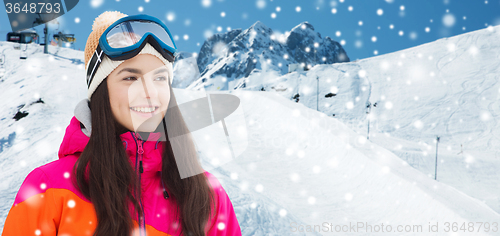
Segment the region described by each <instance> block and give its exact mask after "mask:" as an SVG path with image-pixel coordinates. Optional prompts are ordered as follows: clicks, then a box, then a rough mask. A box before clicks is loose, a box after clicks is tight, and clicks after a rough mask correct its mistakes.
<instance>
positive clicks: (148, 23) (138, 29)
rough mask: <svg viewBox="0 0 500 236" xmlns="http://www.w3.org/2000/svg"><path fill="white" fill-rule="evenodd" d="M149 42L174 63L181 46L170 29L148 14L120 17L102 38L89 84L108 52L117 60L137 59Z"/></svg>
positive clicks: (94, 58)
mask: <svg viewBox="0 0 500 236" xmlns="http://www.w3.org/2000/svg"><path fill="white" fill-rule="evenodd" d="M146 43H149V44H151V46H153V47H154V48H155V49H156V51H158V52H159V53H160V54H161V55H162V56H163V57H164V58H165V59H167V60H168V61H170V62H174V60H175V56H176V52H177V47H176V46H175V43H174V40H173V38H172V35H171V34H170V31H169V30H168V28H167V26H166V25H165V24H163V22H162V21H161V20H159V19H158V18H156V17H152V16H149V15H145V14H139V15H133V16H127V17H123V18H120V19H119V20H117V21H116V22H114V23H113V24H111V25H110V26H109V27H108V28H107V29H106V30H105V31H104V32H103V34H102V35H101V37H100V38H99V44H98V45H97V48H96V50H95V52H94V54H93V55H92V58H91V59H90V61H89V66H88V68H87V85H88V86H90V84H91V82H92V79H93V77H94V75H95V73H96V72H97V68H99V65H100V64H101V56H102V53H104V54H105V55H106V56H108V58H109V59H111V60H113V61H118V60H127V59H130V58H132V57H134V56H136V55H137V54H138V53H139V52H140V51H141V50H142V48H144V46H145V45H146Z"/></svg>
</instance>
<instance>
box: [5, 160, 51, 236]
mask: <svg viewBox="0 0 500 236" xmlns="http://www.w3.org/2000/svg"><path fill="white" fill-rule="evenodd" d="M57 211H58V210H57V207H56V205H55V203H54V195H53V192H52V191H50V183H49V182H48V178H47V176H46V175H45V173H44V172H43V171H42V170H40V169H38V168H36V169H34V170H33V171H31V172H30V173H29V174H28V176H27V177H26V179H25V180H24V182H23V184H22V185H21V188H20V189H19V191H18V193H17V195H16V199H15V201H14V204H13V206H12V208H11V209H10V211H9V214H8V215H7V218H6V220H5V224H4V228H3V232H2V236H19V235H44V236H52V235H57V225H58V224H59V217H58V215H60V214H58V212H57Z"/></svg>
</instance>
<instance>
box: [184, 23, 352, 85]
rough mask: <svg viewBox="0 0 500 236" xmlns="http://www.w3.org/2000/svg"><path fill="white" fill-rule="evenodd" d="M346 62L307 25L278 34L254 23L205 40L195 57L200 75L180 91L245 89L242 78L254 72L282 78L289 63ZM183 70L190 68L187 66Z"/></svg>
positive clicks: (341, 52) (327, 40)
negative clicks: (272, 72)
mask: <svg viewBox="0 0 500 236" xmlns="http://www.w3.org/2000/svg"><path fill="white" fill-rule="evenodd" d="M188 59H189V58H188ZM182 61H183V60H179V62H181V63H182ZM345 61H349V58H348V56H347V54H346V52H345V51H344V49H343V48H342V46H341V45H340V44H339V43H338V42H336V41H334V40H332V39H331V38H330V37H328V36H326V37H324V38H323V37H322V36H321V34H320V33H318V32H316V31H314V27H313V26H312V25H311V24H309V23H308V22H303V23H301V24H299V25H297V26H295V27H294V28H293V29H291V30H290V32H286V33H285V34H279V33H275V32H274V31H273V30H272V29H270V28H269V27H267V26H266V25H264V24H263V23H262V22H260V21H257V22H256V23H255V24H253V25H252V26H251V27H250V28H248V29H245V30H241V29H234V30H231V31H229V32H227V33H219V34H215V35H213V36H212V37H210V38H208V39H207V40H206V41H205V43H204V44H203V45H202V47H201V49H200V52H199V53H198V54H197V56H196V63H197V64H198V71H199V74H200V75H199V77H198V78H197V81H196V82H195V83H191V84H189V87H188V86H184V87H182V88H185V87H188V88H190V89H197V90H198V89H200V88H203V89H205V90H228V89H229V90H231V89H233V88H244V87H245V81H244V80H243V79H244V78H246V77H248V76H249V75H251V74H252V73H254V72H258V71H268V70H273V71H277V72H278V74H280V75H283V74H285V73H287V72H288V65H289V64H298V63H303V64H304V66H311V65H316V64H331V63H336V62H345ZM182 71H183V72H184V73H186V71H193V69H192V68H191V67H187V68H183V70H182ZM191 74H196V72H191ZM176 79H178V80H189V81H190V80H192V77H191V76H187V77H186V78H185V77H184V76H182V75H181V76H178V77H176Z"/></svg>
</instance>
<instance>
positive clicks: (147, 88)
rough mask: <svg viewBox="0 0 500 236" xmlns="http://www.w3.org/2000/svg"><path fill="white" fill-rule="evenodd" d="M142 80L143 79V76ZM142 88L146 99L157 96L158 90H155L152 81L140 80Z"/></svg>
mask: <svg viewBox="0 0 500 236" xmlns="http://www.w3.org/2000/svg"><path fill="white" fill-rule="evenodd" d="M143 78H145V77H144V76H143ZM142 88H143V91H144V95H145V96H146V97H148V98H154V97H157V96H158V89H157V88H156V86H155V84H154V82H153V79H152V78H148V77H146V78H145V79H143V80H142Z"/></svg>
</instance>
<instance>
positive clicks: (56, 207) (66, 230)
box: [2, 99, 241, 236]
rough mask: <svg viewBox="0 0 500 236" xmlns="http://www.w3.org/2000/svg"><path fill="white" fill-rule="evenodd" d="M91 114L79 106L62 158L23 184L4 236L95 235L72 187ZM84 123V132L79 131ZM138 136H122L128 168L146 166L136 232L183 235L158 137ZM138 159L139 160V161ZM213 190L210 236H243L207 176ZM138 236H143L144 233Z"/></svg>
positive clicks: (90, 215) (90, 211)
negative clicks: (214, 204) (165, 180)
mask: <svg viewBox="0 0 500 236" xmlns="http://www.w3.org/2000/svg"><path fill="white" fill-rule="evenodd" d="M90 120H91V119H90V110H89V109H88V105H87V100H85V99H84V100H83V101H82V102H80V103H79V104H78V105H77V107H76V109H75V116H73V118H72V119H71V122H70V124H69V126H68V127H67V128H66V133H65V135H64V139H63V142H62V144H61V146H60V149H59V153H58V156H59V159H58V160H56V161H53V162H50V163H48V164H46V165H43V166H40V167H38V168H36V169H34V170H33V171H31V172H30V173H29V174H28V176H27V177H26V179H25V180H24V182H23V184H22V185H21V187H20V189H19V191H18V193H17V195H16V198H15V201H14V204H13V206H12V208H11V209H10V211H9V214H8V216H7V219H6V221H5V225H4V229H3V233H2V236H11V235H12V236H19V235H44V236H45V235H60V236H63V235H72V236H79V235H92V234H93V233H94V230H95V228H96V223H97V217H96V213H95V210H94V206H93V204H92V203H91V202H90V201H89V200H88V199H87V198H85V197H84V196H83V194H82V193H81V192H80V191H79V190H78V189H77V188H75V186H73V184H72V181H71V177H72V176H71V175H72V174H71V173H72V168H73V166H74V165H75V163H76V161H77V159H78V157H79V156H80V154H81V152H82V151H83V149H84V148H85V146H86V145H87V143H88V141H89V137H90V132H91V124H90V123H91V122H90ZM80 124H82V126H83V127H81V126H80ZM134 134H135V133H134V132H126V133H123V134H121V135H120V137H121V139H122V141H123V145H124V147H125V149H126V152H127V154H128V155H129V157H130V163H131V164H132V165H133V166H134V167H137V166H136V163H140V165H141V166H142V170H143V172H142V173H139V174H140V180H141V191H142V195H141V199H140V202H141V209H139V210H141V211H143V212H144V218H143V220H141V222H138V221H137V218H138V217H137V215H135V216H134V214H132V213H133V210H134V209H133V206H132V205H131V206H132V207H130V208H129V209H130V212H131V215H132V216H133V222H134V231H142V232H144V231H145V232H146V233H147V235H149V236H154V235H162V236H165V235H180V232H181V225H180V224H179V223H180V222H179V221H177V220H176V218H177V215H175V213H176V203H175V200H174V199H173V198H172V197H168V196H169V190H168V189H165V188H164V187H163V185H162V183H161V178H160V171H161V163H162V158H161V151H162V150H163V146H162V145H163V143H164V142H161V141H160V140H159V137H160V135H161V134H160V133H150V134H149V137H148V139H147V140H141V139H138V138H140V136H135V135H134ZM136 157H137V158H138V159H139V160H137V158H136ZM204 174H205V175H206V176H207V177H208V179H209V183H210V185H211V186H212V187H213V189H214V192H215V193H216V201H217V208H216V209H217V212H216V215H215V217H211V218H210V220H209V222H208V223H207V224H208V225H210V226H207V227H211V228H210V231H209V232H208V234H207V235H208V236H215V235H228V236H238V235H241V229H240V226H239V223H238V220H237V219H236V215H235V213H234V209H233V205H232V203H231V201H230V199H229V197H228V195H227V193H226V191H225V190H224V188H222V186H221V184H220V183H219V181H218V180H217V178H215V176H213V175H212V174H210V173H209V172H207V171H205V172H204ZM140 235H144V234H143V233H141V234H140Z"/></svg>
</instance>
